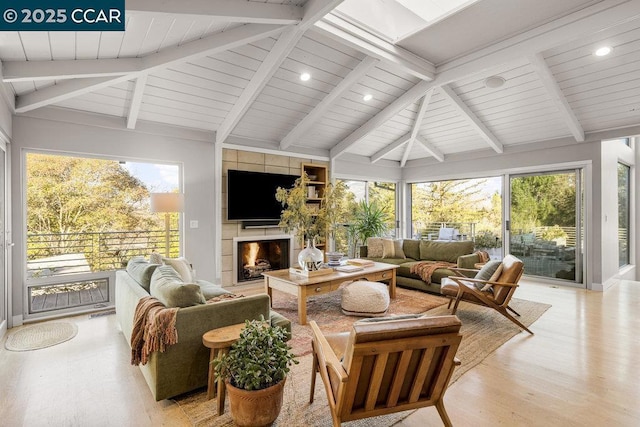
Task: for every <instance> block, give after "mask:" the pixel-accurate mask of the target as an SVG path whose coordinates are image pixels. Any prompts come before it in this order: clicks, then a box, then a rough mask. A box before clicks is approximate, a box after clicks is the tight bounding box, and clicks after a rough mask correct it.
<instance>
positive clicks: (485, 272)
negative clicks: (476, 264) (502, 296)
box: [474, 260, 502, 290]
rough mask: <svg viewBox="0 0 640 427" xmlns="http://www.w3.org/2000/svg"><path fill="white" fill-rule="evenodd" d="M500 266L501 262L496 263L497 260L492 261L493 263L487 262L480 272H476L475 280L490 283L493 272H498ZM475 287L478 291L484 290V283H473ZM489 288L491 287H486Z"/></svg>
mask: <svg viewBox="0 0 640 427" xmlns="http://www.w3.org/2000/svg"><path fill="white" fill-rule="evenodd" d="M501 264H502V262H501V261H497V260H493V261H489V262H487V263H486V264H485V265H483V266H482V268H481V269H480V271H478V273H477V274H476V277H475V278H476V279H479V280H489V281H491V279H492V277H493V275H494V274H495V272H496V271H497V270H498V268H499V267H500V265H501ZM474 285H475V287H476V288H478V289H480V290H484V287H485V284H484V283H474ZM486 286H489V287H491V285H486Z"/></svg>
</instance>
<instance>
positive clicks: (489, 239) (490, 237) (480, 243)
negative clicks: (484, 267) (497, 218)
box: [475, 230, 502, 249]
mask: <svg viewBox="0 0 640 427" xmlns="http://www.w3.org/2000/svg"><path fill="white" fill-rule="evenodd" d="M475 246H476V248H482V249H489V248H499V247H500V246H502V242H501V241H500V236H499V235H498V234H496V233H493V232H491V231H489V230H483V231H480V232H478V233H477V234H476V238H475Z"/></svg>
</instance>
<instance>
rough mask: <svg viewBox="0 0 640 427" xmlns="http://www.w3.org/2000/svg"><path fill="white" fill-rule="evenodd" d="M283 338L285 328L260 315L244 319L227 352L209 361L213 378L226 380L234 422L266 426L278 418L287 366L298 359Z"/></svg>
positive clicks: (241, 424)
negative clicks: (239, 331)
mask: <svg viewBox="0 0 640 427" xmlns="http://www.w3.org/2000/svg"><path fill="white" fill-rule="evenodd" d="M287 339H288V334H287V331H286V329H284V328H281V327H278V326H271V325H270V324H269V322H268V321H265V320H264V318H263V319H261V320H251V321H249V320H247V321H246V323H245V328H244V330H243V331H242V332H241V333H240V338H239V339H238V340H237V341H236V342H235V343H234V344H233V345H232V346H231V350H230V351H229V353H227V354H225V355H223V356H222V357H221V358H220V359H215V360H213V361H212V363H214V364H215V372H216V376H217V378H220V379H222V378H224V379H225V380H226V386H227V387H226V389H227V393H228V394H229V406H230V408H231V418H233V421H235V423H236V425H238V426H266V425H271V423H273V422H274V421H275V419H276V418H278V414H279V413H280V409H281V408H282V396H283V391H284V383H285V380H286V376H287V373H288V372H289V366H291V365H292V364H294V363H298V361H297V360H295V356H294V354H293V353H292V352H291V347H289V345H288V344H287Z"/></svg>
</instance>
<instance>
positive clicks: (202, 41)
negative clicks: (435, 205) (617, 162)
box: [0, 0, 640, 166]
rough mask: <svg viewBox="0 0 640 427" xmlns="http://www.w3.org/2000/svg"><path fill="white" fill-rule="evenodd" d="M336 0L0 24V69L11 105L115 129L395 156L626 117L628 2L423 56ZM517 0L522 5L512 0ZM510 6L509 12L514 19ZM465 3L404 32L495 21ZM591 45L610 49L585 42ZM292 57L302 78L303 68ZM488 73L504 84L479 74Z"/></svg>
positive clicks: (138, 8) (600, 4)
mask: <svg viewBox="0 0 640 427" xmlns="http://www.w3.org/2000/svg"><path fill="white" fill-rule="evenodd" d="M346 1H350V0H346ZM351 1H352V0H351ZM341 2H342V1H341V0H309V1H302V0H301V1H297V2H296V1H293V2H292V1H285V0H281V1H267V2H264V1H261V2H258V1H255V2H251V1H250V2H246V1H235V0H216V1H211V2H210V5H208V6H206V5H203V4H202V2H198V1H196V0H186V1H181V2H177V1H176V2H163V3H162V5H157V6H154V5H155V4H154V3H152V2H148V1H145V0H128V1H127V8H128V9H131V10H127V18H126V31H125V32H81V33H80V32H78V33H73V32H4V33H0V60H1V61H2V64H3V81H4V84H5V85H6V86H7V87H9V88H10V90H11V91H12V93H13V95H14V96H15V106H16V113H17V114H29V112H30V111H33V110H37V109H40V108H59V109H68V110H80V111H86V112H91V113H97V114H104V115H109V116H115V117H120V118H122V119H123V125H124V126H128V127H129V128H135V126H136V125H137V123H139V122H140V121H145V122H151V123H162V124H165V125H166V124H168V125H174V126H180V127H186V128H192V129H197V130H202V131H207V132H212V137H211V140H212V142H218V143H227V144H228V143H233V144H240V145H241V144H243V143H246V144H248V145H249V144H250V145H253V146H264V147H265V148H269V149H276V150H281V151H282V152H284V153H286V152H298V153H313V154H318V155H324V156H327V157H332V158H336V157H339V156H341V155H343V154H346V153H349V154H351V155H357V156H362V157H365V158H368V159H369V161H371V162H372V163H375V162H377V161H380V160H386V161H392V162H397V163H398V165H399V166H405V165H406V164H407V163H408V162H409V163H410V162H411V161H415V160H417V159H422V158H433V159H435V160H436V161H446V158H447V156H449V155H451V154H454V153H464V152H474V151H478V150H487V149H491V150H494V151H496V152H502V150H504V148H505V147H509V146H513V145H517V144H524V143H535V142H538V141H545V140H550V139H556V138H566V137H572V138H575V139H576V140H577V141H582V140H584V139H585V133H586V134H588V133H591V132H598V131H602V130H609V129H616V128H625V127H630V126H634V125H638V124H639V123H640V104H639V103H638V99H640V98H639V96H638V95H640V2H638V1H622V0H603V1H579V0H574V1H571V2H567V3H566V8H565V9H564V10H556V9H553V10H554V13H555V15H554V16H553V17H549V16H546V15H544V16H543V12H545V11H546V13H547V15H548V14H549V13H550V12H549V8H545V5H547V4H548V5H551V4H553V5H554V7H555V8H559V7H561V6H558V2H555V1H553V0H543V1H538V2H537V3H536V4H537V5H539V6H540V7H539V9H540V11H541V12H540V13H541V15H540V17H539V20H538V21H537V22H536V23H535V25H531V20H532V19H534V18H535V17H530V16H529V19H528V21H527V27H526V28H521V27H519V28H518V29H517V31H516V30H513V28H511V29H510V31H511V33H509V34H507V35H505V34H502V35H500V37H499V38H496V39H494V40H492V41H491V43H485V44H484V45H483V46H479V47H476V46H469V49H467V51H466V52H464V53H460V52H461V49H463V46H461V45H460V44H458V45H456V46H457V51H456V53H455V54H452V55H451V56H449V57H447V56H446V51H445V50H443V49H434V51H433V52H434V53H433V56H434V57H435V58H437V63H431V62H429V61H430V59H431V58H428V57H424V58H423V57H419V56H417V54H416V53H417V52H413V53H412V52H410V51H408V50H406V49H403V48H402V47H400V46H401V45H402V43H400V44H399V46H394V45H392V44H391V43H389V42H388V41H385V40H382V39H379V38H378V37H376V36H373V35H371V34H369V33H365V32H363V31H361V30H360V29H358V28H355V27H354V26H353V25H352V24H350V23H348V22H345V21H343V20H341V19H340V18H339V17H338V16H337V15H335V14H334V13H332V12H331V11H332V10H333V9H334V8H335V7H336V6H338V5H339V4H340V3H341ZM519 2H521V3H522V7H523V8H524V7H525V6H530V4H531V1H530V0H514V1H513V2H511V3H519ZM177 4H179V11H176V10H173V9H176V8H178V6H176V5H177ZM495 4H496V0H481V1H480V2H478V3H476V5H478V6H475V7H478V8H480V7H485V8H489V7H491V6H494V5H495ZM172 8H173V9H172ZM527 10H528V12H527V13H533V12H531V9H530V8H529V9H527ZM220 11H222V12H220ZM517 11H518V8H517V7H512V10H511V11H510V12H508V11H507V12H508V13H511V14H512V15H513V16H511V18H512V19H517V16H516V15H514V14H517V13H518V12H517ZM480 12H481V9H478V13H480ZM507 12H504V13H507ZM467 15H469V17H468V18H467V17H466V16H465V15H464V13H463V14H460V15H454V16H453V17H451V18H450V19H451V22H452V25H451V28H448V27H446V26H443V25H442V22H440V23H439V26H437V27H434V29H433V31H432V34H431V35H436V36H438V37H440V38H441V40H438V39H437V38H436V39H432V38H430V36H431V35H430V33H429V28H427V29H426V30H424V32H425V33H424V34H420V33H419V34H418V35H417V36H412V37H413V38H414V39H412V40H409V41H408V42H407V43H406V45H407V46H413V45H416V40H415V37H423V40H422V43H423V44H424V46H426V47H425V51H429V50H428V46H436V45H437V44H438V43H439V42H442V41H444V40H445V39H444V38H451V37H453V38H455V37H456V34H462V33H461V31H464V32H465V33H464V34H467V36H466V37H468V33H469V32H471V33H473V31H480V30H481V29H482V28H486V27H487V25H498V24H499V23H497V22H482V23H481V24H482V25H480V24H478V23H474V22H473V17H474V15H473V13H471V12H470V11H467ZM454 18H455V19H454ZM500 18H501V19H504V17H503V16H501V17H500ZM486 19H490V18H486ZM453 24H455V25H453ZM511 27H512V26H511ZM474 29H475V30H474ZM495 37H498V35H495ZM485 38H486V35H485ZM447 40H448V39H447ZM602 45H608V46H611V47H612V48H613V52H612V54H610V55H609V56H606V57H597V56H595V55H594V54H593V52H594V50H595V49H596V48H597V47H600V46H602ZM416 46H417V45H416ZM416 50H417V49H416ZM436 52H437V53H436ZM303 72H307V73H309V74H310V75H311V79H309V80H308V81H301V80H300V74H301V73H303ZM489 76H499V77H501V78H502V79H504V82H505V83H504V85H503V86H501V87H499V88H490V87H487V86H486V84H485V80H486V79H487V77H489ZM364 95H371V99H370V100H368V101H365V100H364V99H363V97H364ZM213 132H216V134H213ZM214 135H215V136H214Z"/></svg>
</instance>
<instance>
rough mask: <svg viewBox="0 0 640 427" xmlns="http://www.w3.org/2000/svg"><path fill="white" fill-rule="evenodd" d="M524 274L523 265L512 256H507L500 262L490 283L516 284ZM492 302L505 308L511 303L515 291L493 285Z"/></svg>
mask: <svg viewBox="0 0 640 427" xmlns="http://www.w3.org/2000/svg"><path fill="white" fill-rule="evenodd" d="M523 272H524V263H523V262H522V261H520V260H519V259H518V258H516V257H514V256H513V255H507V256H505V257H504V259H503V260H502V265H501V266H500V267H499V270H498V271H497V273H498V274H497V275H495V276H496V277H492V278H491V281H492V282H500V283H513V284H518V281H519V280H520V278H521V277H522V273H523ZM492 290H493V300H494V301H495V303H496V304H498V305H503V306H506V305H508V304H509V301H511V297H512V296H513V294H514V293H515V291H516V288H515V287H514V286H500V285H493V286H492Z"/></svg>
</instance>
